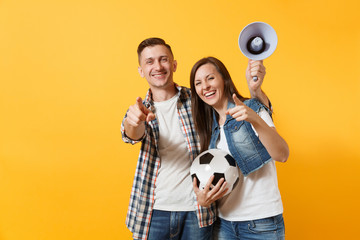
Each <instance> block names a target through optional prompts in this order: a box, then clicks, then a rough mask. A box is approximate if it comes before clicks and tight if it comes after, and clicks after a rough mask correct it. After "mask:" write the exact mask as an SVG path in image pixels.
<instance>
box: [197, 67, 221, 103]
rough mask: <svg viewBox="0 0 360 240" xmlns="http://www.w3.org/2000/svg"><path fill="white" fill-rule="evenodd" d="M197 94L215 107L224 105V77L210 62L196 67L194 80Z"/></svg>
mask: <svg viewBox="0 0 360 240" xmlns="http://www.w3.org/2000/svg"><path fill="white" fill-rule="evenodd" d="M194 85H195V90H196V93H197V95H198V96H199V97H200V98H201V100H203V101H204V102H205V103H206V104H208V105H210V106H212V107H213V108H215V109H218V108H222V107H224V106H225V107H226V104H227V101H226V98H225V94H224V79H223V78H222V76H221V74H220V73H219V72H218V71H217V70H216V68H215V66H214V65H213V64H211V63H206V64H204V65H202V66H201V67H199V68H198V70H197V71H196V73H195V80H194Z"/></svg>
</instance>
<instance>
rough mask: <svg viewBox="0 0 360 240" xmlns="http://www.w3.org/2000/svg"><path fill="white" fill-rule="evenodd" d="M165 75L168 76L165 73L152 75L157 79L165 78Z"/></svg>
mask: <svg viewBox="0 0 360 240" xmlns="http://www.w3.org/2000/svg"><path fill="white" fill-rule="evenodd" d="M165 75H166V73H165V72H162V73H154V74H151V76H152V77H155V78H159V77H163V76H165Z"/></svg>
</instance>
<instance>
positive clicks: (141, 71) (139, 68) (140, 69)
mask: <svg viewBox="0 0 360 240" xmlns="http://www.w3.org/2000/svg"><path fill="white" fill-rule="evenodd" d="M138 72H139V74H140V76H141V77H142V78H143V77H144V71H143V70H142V68H141V67H140V66H139V67H138Z"/></svg>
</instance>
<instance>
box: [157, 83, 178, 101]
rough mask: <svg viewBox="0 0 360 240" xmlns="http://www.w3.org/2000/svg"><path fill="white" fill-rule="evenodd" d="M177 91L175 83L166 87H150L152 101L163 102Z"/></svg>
mask: <svg viewBox="0 0 360 240" xmlns="http://www.w3.org/2000/svg"><path fill="white" fill-rule="evenodd" d="M177 92H178V90H177V88H176V87H175V84H173V85H171V86H169V87H167V88H152V89H151V93H152V99H153V100H154V102H163V101H166V100H169V99H170V98H172V97H173V96H175V94H176V93H177Z"/></svg>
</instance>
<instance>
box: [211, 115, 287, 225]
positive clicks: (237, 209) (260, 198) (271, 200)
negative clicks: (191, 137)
mask: <svg viewBox="0 0 360 240" xmlns="http://www.w3.org/2000/svg"><path fill="white" fill-rule="evenodd" d="M259 116H260V117H261V118H262V119H263V120H264V121H265V122H266V123H267V124H268V125H269V126H270V127H273V126H274V123H273V121H272V119H271V117H270V115H269V114H268V112H266V110H264V109H262V110H261V111H260V112H259ZM254 131H255V129H254ZM255 133H256V131H255ZM217 148H219V149H222V150H225V151H227V152H229V153H230V151H229V148H228V144H227V141H226V138H225V133H224V130H223V128H222V127H220V140H219V141H218V143H217ZM238 170H239V178H240V179H239V183H238V184H237V186H236V187H235V188H234V190H233V191H232V192H231V193H230V194H229V195H227V196H225V197H224V198H222V199H220V200H218V212H219V217H221V218H223V219H225V220H228V221H249V220H255V219H261V218H266V217H272V216H275V215H278V214H281V213H282V212H283V205H282V201H281V196H280V191H279V188H278V182H277V174H276V167H275V161H274V160H271V161H270V162H268V163H267V164H265V165H264V166H263V167H262V168H260V169H258V170H257V171H255V172H252V173H250V174H249V175H248V176H246V177H244V175H243V174H242V173H241V171H240V169H238Z"/></svg>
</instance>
